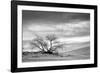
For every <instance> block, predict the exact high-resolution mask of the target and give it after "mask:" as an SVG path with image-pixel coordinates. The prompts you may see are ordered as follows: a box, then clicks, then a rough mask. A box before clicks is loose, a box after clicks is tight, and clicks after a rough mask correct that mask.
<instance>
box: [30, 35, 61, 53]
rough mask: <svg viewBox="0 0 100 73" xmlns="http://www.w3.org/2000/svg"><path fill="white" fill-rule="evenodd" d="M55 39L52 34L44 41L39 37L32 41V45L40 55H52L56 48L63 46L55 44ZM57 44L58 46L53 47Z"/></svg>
mask: <svg viewBox="0 0 100 73" xmlns="http://www.w3.org/2000/svg"><path fill="white" fill-rule="evenodd" d="M56 39H57V37H56V36H55V35H54V34H51V35H47V36H46V37H45V39H43V38H41V37H36V38H35V39H33V41H32V44H33V45H34V46H35V47H37V48H39V49H40V51H41V52H42V53H47V54H53V51H55V50H56V49H57V48H62V47H63V44H58V43H60V42H55V41H56ZM55 43H57V44H58V45H54V44H55Z"/></svg>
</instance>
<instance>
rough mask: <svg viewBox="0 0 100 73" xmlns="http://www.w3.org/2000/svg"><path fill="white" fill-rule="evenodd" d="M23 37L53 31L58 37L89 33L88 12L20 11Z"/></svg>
mask: <svg viewBox="0 0 100 73" xmlns="http://www.w3.org/2000/svg"><path fill="white" fill-rule="evenodd" d="M22 22H23V23H22V24H23V39H32V38H33V36H34V34H38V35H41V36H44V35H47V34H50V33H51V34H52V33H55V34H56V35H57V36H59V37H79V36H89V35H90V14H89V13H73V12H51V11H49V12H48V11H27V10H23V11H22Z"/></svg>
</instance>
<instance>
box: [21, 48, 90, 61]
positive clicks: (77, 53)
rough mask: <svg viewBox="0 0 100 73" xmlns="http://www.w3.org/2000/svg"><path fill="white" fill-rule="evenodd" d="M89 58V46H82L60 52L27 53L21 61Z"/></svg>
mask: <svg viewBox="0 0 100 73" xmlns="http://www.w3.org/2000/svg"><path fill="white" fill-rule="evenodd" d="M82 59H90V47H84V48H80V49H77V50H72V51H69V52H63V53H60V54H41V53H28V54H26V55H23V57H22V62H39V61H60V60H82Z"/></svg>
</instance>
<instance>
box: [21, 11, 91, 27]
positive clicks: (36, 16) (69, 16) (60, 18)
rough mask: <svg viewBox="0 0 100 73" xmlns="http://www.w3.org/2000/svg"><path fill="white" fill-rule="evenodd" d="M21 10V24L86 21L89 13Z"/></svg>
mask: <svg viewBox="0 0 100 73" xmlns="http://www.w3.org/2000/svg"><path fill="white" fill-rule="evenodd" d="M22 12H23V13H22V17H23V25H29V24H32V23H38V24H39V23H40V24H41V23H42V24H47V25H49V24H50V25H52V24H53V25H54V24H55V25H56V24H59V23H77V22H79V21H87V20H89V19H90V15H89V14H88V13H72V12H48V11H26V10H23V11H22ZM42 24H41V25H42Z"/></svg>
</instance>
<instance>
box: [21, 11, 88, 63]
mask: <svg viewBox="0 0 100 73" xmlns="http://www.w3.org/2000/svg"><path fill="white" fill-rule="evenodd" d="M22 26H23V32H22V33H23V37H22V38H23V40H22V43H23V47H22V62H39V61H60V60H66V61H67V60H84V59H90V14H88V13H73V12H51V11H29V10H23V11H22Z"/></svg>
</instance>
